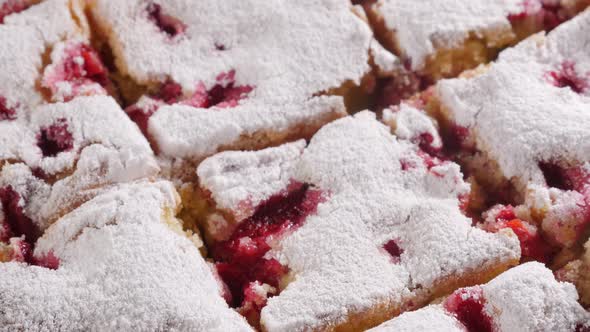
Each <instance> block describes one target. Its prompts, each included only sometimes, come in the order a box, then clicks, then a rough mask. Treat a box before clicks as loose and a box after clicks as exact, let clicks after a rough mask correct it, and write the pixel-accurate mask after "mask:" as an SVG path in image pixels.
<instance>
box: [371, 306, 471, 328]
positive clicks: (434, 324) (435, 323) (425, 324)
mask: <svg viewBox="0 0 590 332" xmlns="http://www.w3.org/2000/svg"><path fill="white" fill-rule="evenodd" d="M415 331H431V332H466V329H465V327H464V326H463V324H461V323H460V322H459V321H458V320H457V319H456V318H455V317H453V316H451V315H449V314H447V313H446V312H445V310H444V309H443V307H442V306H440V305H431V306H427V307H425V308H422V309H420V310H416V311H410V312H406V313H404V314H402V315H400V316H399V317H397V318H394V319H392V320H389V321H387V322H385V323H383V324H381V325H379V326H377V327H374V328H372V329H370V330H369V331H368V332H415Z"/></svg>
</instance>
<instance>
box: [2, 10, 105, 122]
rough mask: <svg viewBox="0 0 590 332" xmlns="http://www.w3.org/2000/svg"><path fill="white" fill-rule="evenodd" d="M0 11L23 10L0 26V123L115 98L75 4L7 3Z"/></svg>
mask: <svg viewBox="0 0 590 332" xmlns="http://www.w3.org/2000/svg"><path fill="white" fill-rule="evenodd" d="M25 3H26V4H29V5H30V6H25V5H24V4H25ZM11 4H12V5H11ZM2 6H9V7H11V8H20V9H22V10H17V11H14V12H12V13H11V14H10V15H7V16H6V17H5V18H4V20H3V24H0V40H2V43H3V45H4V47H3V48H2V52H0V121H2V120H6V119H8V120H14V119H16V118H17V117H19V116H25V114H26V113H28V112H31V111H32V109H34V107H35V106H37V105H40V104H42V103H44V102H48V101H50V102H51V101H64V100H70V99H72V98H73V97H75V96H77V95H95V94H107V93H114V90H113V88H112V85H111V83H110V80H109V79H108V72H107V70H106V68H105V67H104V65H103V63H102V60H101V59H100V57H99V55H98V53H97V52H96V51H95V50H94V49H93V48H92V47H91V46H90V41H89V28H88V23H87V22H86V18H85V16H84V15H83V13H82V7H81V5H80V4H79V2H78V1H69V0H46V1H42V2H39V3H37V4H33V1H31V2H25V1H13V0H11V1H8V2H5V3H4V5H2ZM0 8H3V7H0ZM25 8H26V9H25ZM0 16H1V14H0Z"/></svg>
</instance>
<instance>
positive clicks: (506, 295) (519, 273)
mask: <svg viewBox="0 0 590 332" xmlns="http://www.w3.org/2000/svg"><path fill="white" fill-rule="evenodd" d="M577 298H578V295H577V294H576V290H575V288H574V287H573V285H572V284H570V283H566V282H559V281H557V280H555V278H554V276H553V274H552V272H551V270H549V269H547V268H546V267H545V266H543V265H542V264H540V263H536V262H530V263H525V264H523V265H520V266H518V267H515V268H513V269H511V270H509V271H507V272H504V273H502V274H501V275H499V276H498V277H496V278H494V279H493V280H492V281H490V282H488V283H487V284H484V285H478V286H472V287H467V288H460V289H458V290H456V291H455V292H453V293H452V294H451V295H450V296H448V297H447V298H446V299H444V300H443V301H442V302H441V303H439V304H433V305H429V306H427V307H425V308H422V309H419V310H417V311H412V312H407V313H404V314H402V315H400V316H399V317H397V318H395V319H393V320H391V321H388V322H386V323H383V324H382V325H379V326H378V327H376V328H374V329H371V330H369V331H371V332H388V331H392V332H393V331H400V332H410V331H426V330H431V329H432V328H434V327H436V330H437V331H449V332H451V331H456V332H465V331H469V332H475V331H477V332H486V331H490V332H491V331H587V329H588V328H590V323H589V321H590V313H588V312H587V311H586V310H584V308H583V307H582V306H581V305H580V304H579V303H578V302H577Z"/></svg>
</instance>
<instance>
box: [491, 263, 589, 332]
mask: <svg viewBox="0 0 590 332" xmlns="http://www.w3.org/2000/svg"><path fill="white" fill-rule="evenodd" d="M482 288H483V293H484V297H485V298H486V308H485V309H486V310H487V312H488V313H489V314H490V315H492V317H494V318H493V319H494V322H495V324H496V326H497V327H498V329H499V330H500V331H541V330H543V331H573V330H574V329H575V327H576V325H577V324H581V323H585V322H586V321H588V320H590V314H589V313H588V312H587V311H586V310H584V308H583V307H582V306H581V305H580V304H579V303H578V301H577V300H578V294H577V293H576V289H575V288H574V285H572V284H570V283H565V282H558V281H556V280H555V279H554V277H553V272H551V270H549V269H547V268H546V267H545V266H544V265H543V264H540V263H537V262H531V263H526V264H523V265H520V266H517V267H515V268H513V269H511V270H509V271H507V272H504V273H503V274H501V275H499V276H498V277H497V278H495V279H494V280H492V281H490V282H489V283H488V284H486V285H483V286H482Z"/></svg>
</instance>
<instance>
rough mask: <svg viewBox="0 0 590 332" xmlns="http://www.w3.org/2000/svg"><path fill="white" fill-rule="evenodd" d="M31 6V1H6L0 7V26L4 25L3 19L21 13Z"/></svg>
mask: <svg viewBox="0 0 590 332" xmlns="http://www.w3.org/2000/svg"><path fill="white" fill-rule="evenodd" d="M30 6H31V1H24V0H8V1H6V2H4V3H3V4H2V6H0V24H1V23H4V18H5V17H6V16H8V15H10V14H14V13H18V12H22V11H23V10H25V9H27V8H29V7H30Z"/></svg>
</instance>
